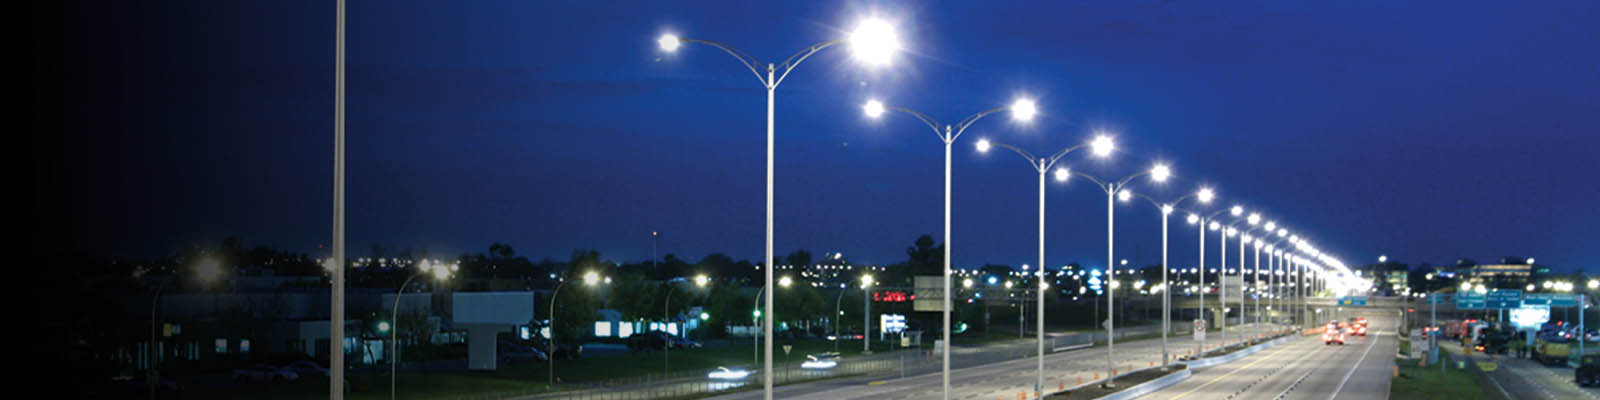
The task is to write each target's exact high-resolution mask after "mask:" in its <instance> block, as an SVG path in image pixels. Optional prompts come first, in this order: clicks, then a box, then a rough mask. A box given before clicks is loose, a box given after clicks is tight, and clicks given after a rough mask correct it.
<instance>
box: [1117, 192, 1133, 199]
mask: <svg viewBox="0 0 1600 400" xmlns="http://www.w3.org/2000/svg"><path fill="white" fill-rule="evenodd" d="M1132 198H1133V192H1130V191H1127V190H1123V191H1120V192H1117V200H1121V201H1128V200H1129V199H1132Z"/></svg>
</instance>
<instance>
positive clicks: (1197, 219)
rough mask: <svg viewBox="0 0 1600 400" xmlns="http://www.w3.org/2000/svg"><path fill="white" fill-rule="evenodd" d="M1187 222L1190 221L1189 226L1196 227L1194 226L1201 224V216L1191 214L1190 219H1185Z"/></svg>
mask: <svg viewBox="0 0 1600 400" xmlns="http://www.w3.org/2000/svg"><path fill="white" fill-rule="evenodd" d="M1185 221H1188V222H1189V225H1194V224H1196V223H1199V222H1200V216H1199V215H1194V214H1189V218H1188V219H1185Z"/></svg>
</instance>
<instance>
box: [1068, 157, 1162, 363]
mask: <svg viewBox="0 0 1600 400" xmlns="http://www.w3.org/2000/svg"><path fill="white" fill-rule="evenodd" d="M1091 145H1092V146H1094V154H1096V155H1100V156H1104V155H1109V154H1111V151H1112V150H1113V149H1114V148H1115V145H1114V144H1113V143H1112V141H1111V138H1110V137H1108V136H1100V137H1098V138H1095V140H1094V142H1092V143H1091ZM1077 174H1078V176H1082V177H1083V178H1084V179H1088V180H1089V181H1090V182H1094V184H1095V185H1096V186H1099V187H1100V189H1101V190H1104V191H1105V192H1106V270H1107V272H1108V274H1107V275H1110V276H1111V277H1112V279H1113V280H1114V279H1116V267H1115V266H1114V265H1113V262H1112V260H1116V257H1115V255H1114V254H1115V248H1116V247H1115V246H1114V245H1113V244H1114V243H1115V237H1116V235H1115V233H1116V228H1115V227H1116V224H1115V221H1116V207H1115V205H1116V200H1115V199H1116V197H1117V196H1118V195H1119V194H1118V193H1119V192H1123V191H1126V190H1127V187H1128V185H1129V184H1130V183H1132V182H1133V180H1134V179H1135V178H1138V177H1141V176H1144V175H1150V180H1152V181H1155V182H1156V183H1161V182H1165V181H1166V180H1167V178H1169V177H1171V175H1172V171H1171V169H1170V168H1168V167H1167V166H1166V165H1165V164H1156V165H1155V166H1154V167H1152V168H1150V169H1149V170H1146V171H1143V172H1139V173H1137V174H1133V175H1129V176H1127V177H1125V178H1122V179H1121V180H1118V181H1104V180H1101V179H1099V178H1096V177H1094V176H1093V175H1089V174H1085V173H1083V172H1077ZM1124 196H1126V195H1124ZM1163 269H1165V268H1163ZM1113 283H1115V282H1113ZM1116 299H1117V291H1116V290H1111V291H1108V292H1107V295H1106V324H1105V325H1106V370H1107V371H1106V372H1107V376H1106V383H1105V387H1116V376H1115V375H1116V374H1115V373H1113V372H1115V368H1116V367H1115V366H1114V361H1113V360H1112V357H1113V356H1114V355H1115V354H1116V338H1115V336H1114V335H1112V333H1113V332H1115V329H1116V304H1117V302H1116Z"/></svg>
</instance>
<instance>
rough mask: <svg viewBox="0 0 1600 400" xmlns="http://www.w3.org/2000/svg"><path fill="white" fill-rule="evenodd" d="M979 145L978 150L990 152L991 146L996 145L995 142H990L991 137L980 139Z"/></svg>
mask: <svg viewBox="0 0 1600 400" xmlns="http://www.w3.org/2000/svg"><path fill="white" fill-rule="evenodd" d="M977 146H978V152H981V153H988V152H989V148H991V147H994V144H992V143H989V139H978V144H977Z"/></svg>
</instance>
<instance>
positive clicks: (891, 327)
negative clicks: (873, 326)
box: [878, 314, 906, 334]
mask: <svg viewBox="0 0 1600 400" xmlns="http://www.w3.org/2000/svg"><path fill="white" fill-rule="evenodd" d="M878 326H879V327H881V329H880V330H881V331H882V333H883V334H889V333H900V332H901V331H904V330H906V316H904V315H900V314H880V315H878Z"/></svg>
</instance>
